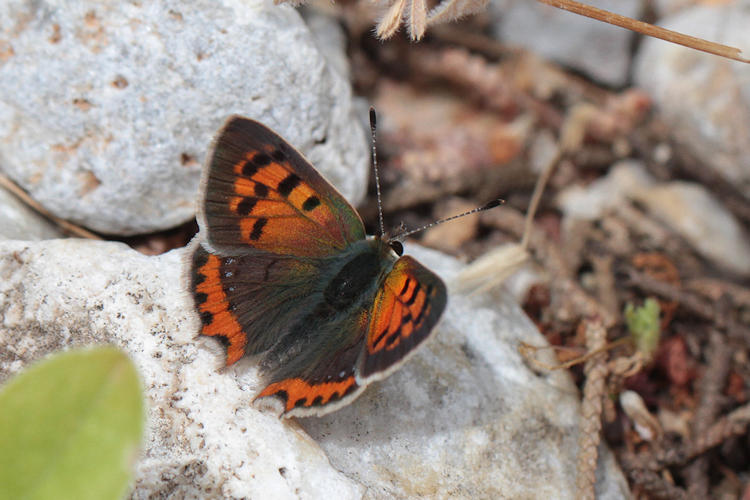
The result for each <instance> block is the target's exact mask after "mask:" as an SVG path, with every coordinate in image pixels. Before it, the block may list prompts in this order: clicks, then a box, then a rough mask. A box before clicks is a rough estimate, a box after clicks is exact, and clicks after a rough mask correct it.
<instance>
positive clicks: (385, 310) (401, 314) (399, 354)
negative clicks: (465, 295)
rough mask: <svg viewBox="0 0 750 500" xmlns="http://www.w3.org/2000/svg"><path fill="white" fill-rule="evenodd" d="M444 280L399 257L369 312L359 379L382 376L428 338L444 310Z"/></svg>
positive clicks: (420, 265)
mask: <svg viewBox="0 0 750 500" xmlns="http://www.w3.org/2000/svg"><path fill="white" fill-rule="evenodd" d="M446 302H447V292H446V288H445V284H444V283H443V281H442V280H441V279H440V278H439V277H438V276H437V275H436V274H435V273H433V272H432V271H430V270H429V269H427V268H426V267H424V266H423V265H422V264H420V263H419V262H417V261H416V260H415V259H413V258H411V257H410V256H408V255H405V256H403V257H401V258H400V259H398V261H396V263H395V264H394V266H393V269H391V271H390V273H388V275H387V276H386V278H385V281H384V282H383V285H382V286H381V287H380V289H379V290H378V292H377V294H376V296H375V301H374V304H373V307H372V310H371V313H370V325H369V328H368V332H367V338H366V343H365V347H364V352H363V353H362V357H361V360H360V365H359V373H358V375H359V377H358V378H359V381H360V383H365V382H366V381H367V380H368V379H382V378H384V377H386V376H387V375H388V374H390V373H391V372H392V371H394V370H395V369H396V368H398V367H399V366H400V365H401V363H403V361H404V360H405V359H406V358H407V357H408V355H409V354H410V353H411V352H413V350H414V348H415V347H417V346H418V345H419V344H421V343H422V342H423V341H424V340H426V339H427V338H428V337H429V336H430V333H431V332H432V330H433V328H434V326H435V324H436V323H437V322H438V320H439V319H440V315H441V314H442V313H443V310H444V309H445V305H446Z"/></svg>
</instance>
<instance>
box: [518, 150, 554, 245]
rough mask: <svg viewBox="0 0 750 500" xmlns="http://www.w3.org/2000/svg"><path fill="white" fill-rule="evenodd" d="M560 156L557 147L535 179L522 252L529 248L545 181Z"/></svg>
mask: <svg viewBox="0 0 750 500" xmlns="http://www.w3.org/2000/svg"><path fill="white" fill-rule="evenodd" d="M562 155H563V146H561V145H558V147H557V150H556V151H555V154H554V156H552V158H550V160H549V161H548V162H547V165H545V167H544V171H543V172H542V175H540V176H539V179H537V181H536V184H535V185H534V193H533V194H532V195H531V201H530V202H529V209H528V210H527V211H526V221H525V223H524V227H523V238H521V248H523V249H524V250H528V248H529V238H531V229H532V226H533V224H534V216H535V215H536V210H537V208H538V207H539V202H540V201H541V200H542V194H543V193H544V188H545V187H546V186H547V181H549V178H550V177H551V176H552V172H554V171H555V167H556V166H557V164H558V163H559V161H560V158H562Z"/></svg>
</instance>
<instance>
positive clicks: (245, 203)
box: [237, 196, 258, 216]
mask: <svg viewBox="0 0 750 500" xmlns="http://www.w3.org/2000/svg"><path fill="white" fill-rule="evenodd" d="M257 202H258V198H253V197H252V196H248V197H247V198H243V199H242V201H241V202H239V203H238V204H237V213H239V214H240V215H243V216H244V215H249V214H250V213H251V212H252V211H253V208H255V204H256V203H257Z"/></svg>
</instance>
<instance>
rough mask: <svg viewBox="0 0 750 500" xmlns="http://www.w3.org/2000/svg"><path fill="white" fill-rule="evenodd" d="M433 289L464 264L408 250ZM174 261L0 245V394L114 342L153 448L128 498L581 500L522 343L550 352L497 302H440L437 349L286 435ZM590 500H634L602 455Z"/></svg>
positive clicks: (99, 247) (103, 248) (559, 390)
mask: <svg viewBox="0 0 750 500" xmlns="http://www.w3.org/2000/svg"><path fill="white" fill-rule="evenodd" d="M407 252H409V253H412V254H414V255H415V256H416V257H417V258H418V259H420V260H421V261H422V262H424V263H425V264H426V265H428V266H430V267H431V268H433V269H434V270H436V271H437V272H438V273H439V274H441V276H443V277H444V278H445V279H446V281H447V283H448V284H449V288H452V283H453V280H454V277H455V276H456V274H457V272H458V271H459V268H460V264H458V263H457V262H456V261H455V260H453V259H451V258H449V257H445V256H442V255H441V254H438V253H436V252H428V251H426V250H421V249H419V248H414V246H412V245H410V246H409V247H408V248H407ZM183 253H184V251H183V250H177V251H173V252H170V253H168V254H165V255H162V256H159V257H146V256H143V255H140V254H138V253H136V252H135V251H133V250H130V249H128V248H127V247H125V246H124V245H121V244H116V243H102V242H91V241H81V240H55V241H47V242H40V243H26V242H0V380H4V379H6V378H7V377H8V376H10V375H13V374H14V373H17V372H18V371H20V370H21V369H22V368H23V367H24V366H26V365H27V364H28V363H30V362H31V361H32V360H34V359H37V358H40V357H42V356H43V355H45V354H47V353H49V352H52V351H55V350H58V349H62V348H66V347H69V346H73V345H83V344H91V343H102V342H109V343H113V344H115V345H117V346H119V347H120V348H122V349H124V350H125V351H127V352H128V353H129V354H130V356H131V357H132V358H133V359H134V361H135V362H136V364H137V366H138V368H139V370H140V373H141V374H142V377H143V381H144V384H145V387H146V389H147V397H148V405H149V408H150V410H149V425H148V436H147V440H146V443H145V450H144V452H143V454H142V458H141V460H140V461H139V462H138V465H137V471H136V482H135V490H134V493H133V495H134V497H135V498H151V497H154V496H162V495H172V496H177V497H186V496H194V497H235V498H237V497H250V498H330V499H335V498H343V499H349V498H362V497H364V498H393V497H405V496H416V495H424V496H428V497H432V498H439V497H448V496H451V497H453V498H544V497H548V498H574V481H575V478H574V476H575V453H576V442H577V441H576V439H577V423H578V416H577V415H578V397H579V396H578V394H577V391H576V390H575V387H574V386H573V384H572V383H571V381H570V379H569V378H568V377H567V376H566V375H565V374H563V373H554V374H552V375H538V374H535V373H534V372H532V371H531V370H530V369H529V368H528V367H527V366H526V365H525V364H524V362H523V361H522V359H521V357H520V355H519V353H518V350H517V348H518V342H519V341H520V340H524V341H526V342H530V343H533V344H543V337H542V336H541V335H540V334H539V333H538V331H537V330H536V329H535V328H534V326H533V324H532V323H531V322H530V321H529V320H528V319H527V318H526V317H525V316H524V315H523V313H522V312H521V311H520V309H519V308H518V306H517V305H516V304H515V303H514V302H513V301H512V300H511V299H509V298H508V296H507V295H506V294H504V293H497V294H494V295H477V296H473V297H471V298H468V297H465V296H462V295H460V294H458V293H451V297H450V302H449V307H448V309H447V311H446V314H445V319H444V321H443V322H442V323H441V325H440V326H439V328H438V330H439V331H438V332H437V335H436V336H435V337H434V338H433V339H432V340H430V341H429V342H428V343H427V345H425V346H424V347H423V348H421V349H420V351H419V352H418V353H417V355H416V356H415V357H414V358H412V359H411V360H410V361H409V362H408V363H406V364H405V366H404V367H403V368H402V369H401V370H400V371H398V372H397V373H396V374H394V375H393V376H391V377H390V378H388V379H386V380H385V381H383V382H381V383H377V384H374V385H373V386H371V387H369V388H368V389H367V390H366V391H365V393H364V395H363V396H362V397H361V398H360V399H358V400H357V401H355V402H354V403H352V404H351V405H350V406H348V407H346V408H344V409H343V410H341V411H339V412H336V413H334V414H332V415H329V416H326V417H324V418H319V419H317V418H308V419H302V420H299V421H294V420H279V419H277V418H276V417H275V416H273V415H270V414H268V413H266V412H263V411H261V410H258V409H256V408H255V407H254V406H252V404H251V401H252V398H253V396H254V395H255V394H256V392H257V391H258V390H259V389H260V383H259V380H258V376H257V371H256V367H255V365H254V363H253V361H252V360H250V359H245V360H241V361H240V362H238V363H237V364H236V365H233V366H232V367H230V368H228V369H222V368H220V365H221V364H222V362H223V353H222V351H221V349H220V348H219V346H218V343H217V342H216V341H214V340H213V339H206V338H195V332H196V328H197V319H196V318H195V315H194V312H193V311H192V308H191V304H190V300H189V297H188V296H187V294H186V293H185V292H184V291H183V289H182V288H181V287H180V286H179V285H178V283H180V277H181V273H182V266H183V264H182V258H183V255H182V254H183ZM602 454H603V460H602V461H601V464H602V465H601V466H600V470H599V476H600V482H599V484H598V492H599V496H598V497H597V498H627V496H628V491H627V485H626V484H625V482H624V479H623V477H622V475H621V473H620V472H619V470H618V468H617V466H616V464H615V463H614V460H613V459H612V456H611V453H608V452H607V451H606V449H604V450H603V452H602Z"/></svg>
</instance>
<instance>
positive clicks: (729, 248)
mask: <svg viewBox="0 0 750 500" xmlns="http://www.w3.org/2000/svg"><path fill="white" fill-rule="evenodd" d="M637 199H638V201H640V202H641V203H642V204H643V205H645V206H646V207H647V209H648V210H649V211H650V212H651V213H652V214H653V215H654V216H655V217H656V218H658V219H660V220H661V221H663V222H664V223H665V224H666V225H668V226H669V227H670V228H672V230H674V231H675V232H677V233H678V234H680V235H681V236H682V237H683V238H685V239H686V240H687V241H688V242H689V243H690V245H691V246H692V247H693V248H695V249H696V250H697V251H698V253H699V254H701V255H702V256H703V257H705V258H706V259H708V260H710V261H711V262H713V263H714V264H715V265H716V266H717V267H719V268H720V269H724V270H726V271H729V272H732V273H736V274H738V275H740V276H745V277H747V276H750V258H748V256H750V235H748V233H747V232H746V231H745V230H744V229H743V228H742V226H741V225H740V223H739V222H737V219H735V218H734V216H733V215H732V214H731V212H729V211H728V210H727V209H726V207H725V206H724V205H723V204H722V203H721V202H720V201H719V200H717V199H716V197H714V196H713V195H712V194H711V193H710V192H709V191H708V190H707V189H706V188H704V187H703V186H701V185H700V184H695V183H692V182H679V181H676V182H669V183H664V184H660V185H656V186H653V187H651V188H648V189H646V190H644V191H643V192H641V193H638V195H637Z"/></svg>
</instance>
